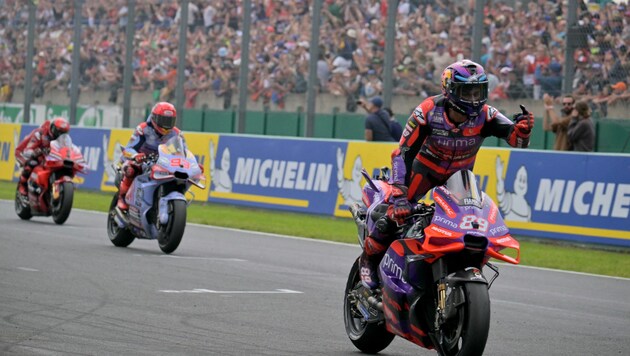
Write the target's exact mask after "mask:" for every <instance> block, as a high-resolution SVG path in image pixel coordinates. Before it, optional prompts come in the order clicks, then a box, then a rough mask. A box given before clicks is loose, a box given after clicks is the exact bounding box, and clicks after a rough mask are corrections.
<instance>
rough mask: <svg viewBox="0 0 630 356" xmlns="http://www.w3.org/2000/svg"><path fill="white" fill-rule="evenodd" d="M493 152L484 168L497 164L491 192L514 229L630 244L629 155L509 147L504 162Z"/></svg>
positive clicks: (547, 234) (538, 235)
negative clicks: (493, 156) (493, 163)
mask: <svg viewBox="0 0 630 356" xmlns="http://www.w3.org/2000/svg"><path fill="white" fill-rule="evenodd" d="M496 151H499V150H498V149H497V150H486V154H490V155H492V154H494V153H493V152H496ZM495 155H496V154H495ZM496 156H497V158H496V159H495V160H493V159H492V157H489V159H487V160H485V163H486V164H484V165H482V166H483V168H482V170H484V171H490V170H491V167H488V166H490V165H492V162H495V165H494V168H496V173H495V177H496V179H495V180H494V181H492V180H491V181H490V182H489V183H490V186H489V188H490V189H489V190H490V191H491V192H492V193H494V195H492V198H493V199H495V201H496V202H497V205H498V206H499V208H500V210H501V213H502V214H503V216H504V218H505V220H506V222H507V225H508V227H510V229H511V230H512V231H513V232H514V233H516V234H522V235H527V236H535V237H542V238H558V239H569V240H574V241H576V240H577V241H582V242H596V243H605V244H612V245H623V246H630V156H629V155H615V154H596V153H589V154H580V153H564V152H546V151H533V150H529V151H528V150H512V151H511V153H510V156H509V161H505V162H503V161H500V158H499V155H496ZM475 168H477V166H476V167H475ZM502 169H504V172H505V175H504V176H500V175H498V172H500V171H501V170H502Z"/></svg>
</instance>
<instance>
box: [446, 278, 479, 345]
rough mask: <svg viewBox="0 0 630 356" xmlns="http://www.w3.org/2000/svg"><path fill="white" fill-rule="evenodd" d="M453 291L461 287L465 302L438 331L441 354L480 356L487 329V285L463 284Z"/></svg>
mask: <svg viewBox="0 0 630 356" xmlns="http://www.w3.org/2000/svg"><path fill="white" fill-rule="evenodd" d="M456 288H461V292H463V294H464V298H465V302H464V303H463V304H462V305H460V306H459V307H457V312H456V313H455V314H454V316H452V317H450V318H449V320H447V321H446V322H445V323H444V324H442V326H441V328H440V329H441V334H442V337H443V343H442V349H443V351H444V353H443V355H447V356H456V355H482V354H483V350H484V349H485V347H486V341H487V340H488V332H489V329H490V296H489V295H488V285H487V284H484V283H465V284H461V285H458V286H457V287H456ZM454 292H460V291H454ZM454 292H451V295H452V294H453V293H454Z"/></svg>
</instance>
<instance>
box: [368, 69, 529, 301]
mask: <svg viewBox="0 0 630 356" xmlns="http://www.w3.org/2000/svg"><path fill="white" fill-rule="evenodd" d="M487 99H488V79H487V76H486V73H485V70H484V68H483V67H482V66H481V65H479V64H477V63H475V62H473V61H470V60H467V59H464V60H461V61H458V62H455V63H452V64H451V65H449V66H447V67H446V69H444V71H443V73H442V94H440V95H436V96H433V97H429V98H427V99H426V100H424V101H423V102H422V103H421V104H420V105H418V106H417V107H416V109H415V110H414V111H413V113H412V114H411V116H410V117H409V119H408V121H407V125H406V126H405V129H404V131H403V135H402V137H401V139H400V142H399V147H398V148H397V149H395V150H394V151H393V152H392V172H391V175H390V177H389V181H388V182H389V188H390V189H387V190H386V192H385V194H383V197H382V198H381V201H376V202H374V203H373V204H372V205H371V206H370V208H369V209H368V214H369V216H368V222H370V223H369V224H368V228H369V231H368V234H369V236H368V237H366V239H365V244H364V248H363V253H362V254H361V281H362V284H363V285H364V286H365V287H367V288H369V289H375V288H376V287H377V286H378V285H379V278H378V274H377V266H378V263H379V262H380V260H381V258H382V257H383V254H384V253H385V251H386V250H387V248H388V246H389V245H390V244H391V242H392V241H393V239H394V238H395V236H394V234H393V230H395V229H394V228H392V224H393V225H394V226H395V224H394V223H402V222H403V221H404V219H405V218H406V217H407V216H408V215H410V213H411V209H412V206H413V205H412V203H417V201H418V199H420V198H422V197H423V196H424V195H425V194H426V193H427V192H428V191H429V190H430V189H432V188H434V187H435V186H438V185H441V184H443V183H444V182H446V180H447V179H448V178H449V177H450V176H451V175H452V174H453V173H455V172H457V171H459V170H462V169H470V170H472V168H473V166H474V164H475V159H476V156H477V152H478V151H479V148H480V147H481V144H482V143H483V140H484V139H485V138H486V137H488V136H496V137H499V138H502V139H505V140H506V141H507V143H508V144H509V145H510V146H512V147H517V148H527V147H528V146H529V137H530V135H531V130H532V128H533V126H534V117H533V115H532V114H531V113H528V112H527V110H525V108H524V107H523V106H521V109H522V113H520V114H516V115H514V120H515V122H512V121H511V120H510V119H508V118H507V117H505V116H504V115H503V114H501V113H500V112H499V111H498V110H497V109H496V108H494V107H492V106H490V105H487V104H486V101H487ZM379 220H380V221H379Z"/></svg>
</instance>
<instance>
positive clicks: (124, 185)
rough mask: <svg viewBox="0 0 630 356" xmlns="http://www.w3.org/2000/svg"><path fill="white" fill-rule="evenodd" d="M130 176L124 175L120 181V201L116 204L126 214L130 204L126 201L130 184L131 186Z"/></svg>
mask: <svg viewBox="0 0 630 356" xmlns="http://www.w3.org/2000/svg"><path fill="white" fill-rule="evenodd" d="M131 180H132V179H130V178H129V177H126V176H125V177H123V179H122V181H120V188H119V190H118V203H117V204H116V209H117V210H118V211H119V212H120V213H123V214H126V213H127V212H128V211H129V205H128V204H127V202H126V201H125V195H127V191H128V190H129V186H131V182H130V181H131Z"/></svg>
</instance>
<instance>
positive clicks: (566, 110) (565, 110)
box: [543, 94, 575, 151]
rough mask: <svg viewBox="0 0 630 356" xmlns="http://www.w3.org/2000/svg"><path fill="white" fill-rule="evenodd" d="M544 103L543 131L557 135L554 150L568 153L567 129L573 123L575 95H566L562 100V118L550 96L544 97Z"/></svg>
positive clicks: (545, 95)
mask: <svg viewBox="0 0 630 356" xmlns="http://www.w3.org/2000/svg"><path fill="white" fill-rule="evenodd" d="M543 102H544V104H545V113H544V114H543V129H544V130H545V131H552V132H553V133H554V134H555V135H556V139H555V141H554V143H553V149H554V150H558V151H568V150H569V141H568V139H567V128H568V127H569V122H570V121H571V113H572V112H573V110H574V108H573V105H574V104H575V98H573V95H570V94H569V95H565V96H564V97H563V98H562V109H560V112H561V114H562V116H561V117H558V114H556V112H555V111H554V108H553V98H552V97H551V96H550V95H549V94H544V95H543Z"/></svg>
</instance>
